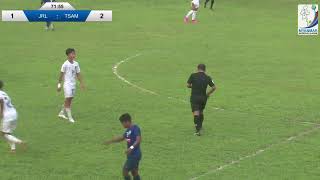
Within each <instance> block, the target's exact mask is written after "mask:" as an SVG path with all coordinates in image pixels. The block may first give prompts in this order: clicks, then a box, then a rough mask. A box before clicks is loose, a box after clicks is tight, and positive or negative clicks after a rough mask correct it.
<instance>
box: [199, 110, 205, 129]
mask: <svg viewBox="0 0 320 180" xmlns="http://www.w3.org/2000/svg"><path fill="white" fill-rule="evenodd" d="M199 118H200V129H201V128H202V124H203V120H204V115H203V114H200V116H199Z"/></svg>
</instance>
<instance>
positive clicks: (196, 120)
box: [193, 115, 201, 131]
mask: <svg viewBox="0 0 320 180" xmlns="http://www.w3.org/2000/svg"><path fill="white" fill-rule="evenodd" d="M193 122H194V126H195V127H196V130H197V131H200V125H201V120H200V116H198V115H196V116H194V119H193Z"/></svg>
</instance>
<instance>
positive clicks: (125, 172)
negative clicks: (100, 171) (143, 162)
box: [122, 169, 129, 177]
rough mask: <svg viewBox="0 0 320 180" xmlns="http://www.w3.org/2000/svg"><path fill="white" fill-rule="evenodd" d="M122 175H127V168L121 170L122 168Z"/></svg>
mask: <svg viewBox="0 0 320 180" xmlns="http://www.w3.org/2000/svg"><path fill="white" fill-rule="evenodd" d="M122 175H123V176H124V177H127V176H129V172H128V170H126V169H123V170H122Z"/></svg>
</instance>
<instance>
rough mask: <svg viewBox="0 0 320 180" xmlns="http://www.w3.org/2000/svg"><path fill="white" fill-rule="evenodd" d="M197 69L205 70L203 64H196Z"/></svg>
mask: <svg viewBox="0 0 320 180" xmlns="http://www.w3.org/2000/svg"><path fill="white" fill-rule="evenodd" d="M198 69H199V70H202V71H205V70H206V65H205V64H198Z"/></svg>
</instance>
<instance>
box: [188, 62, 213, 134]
mask: <svg viewBox="0 0 320 180" xmlns="http://www.w3.org/2000/svg"><path fill="white" fill-rule="evenodd" d="M205 71H206V66H205V65H204V64H199V65H198V72H196V73H193V74H191V76H190V77H189V79H188V82H187V87H188V88H191V89H192V90H191V97H190V102H191V109H192V112H193V116H194V125H195V128H196V133H195V135H197V136H200V135H201V134H200V130H201V129H202V123H203V120H204V115H203V110H204V109H205V107H206V103H207V99H208V97H209V96H210V95H211V94H212V93H213V92H214V91H215V90H216V86H215V84H214V82H213V81H212V79H211V77H210V76H208V75H207V74H206V73H205ZM208 85H209V86H210V87H211V88H210V90H209V91H208V92H207V87H208Z"/></svg>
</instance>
